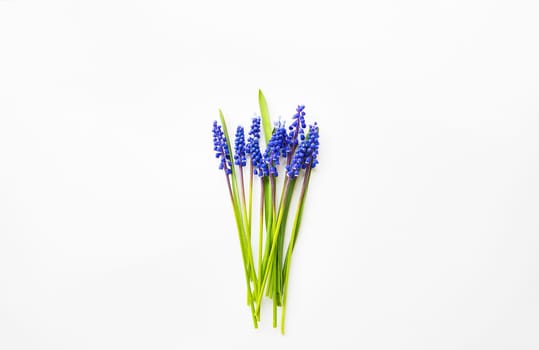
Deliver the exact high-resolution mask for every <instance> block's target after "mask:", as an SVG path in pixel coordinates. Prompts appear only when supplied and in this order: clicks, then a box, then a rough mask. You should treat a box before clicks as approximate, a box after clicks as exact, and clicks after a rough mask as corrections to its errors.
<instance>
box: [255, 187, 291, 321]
mask: <svg viewBox="0 0 539 350" xmlns="http://www.w3.org/2000/svg"><path fill="white" fill-rule="evenodd" d="M286 186H288V183H286ZM283 200H284V198H281V201H283ZM282 218H283V205H280V210H279V215H278V218H277V224H276V226H275V227H276V228H279V226H280V225H281V221H282ZM272 229H274V228H272ZM278 237H279V235H278V230H275V232H273V234H272V244H271V250H270V254H269V257H268V261H267V266H266V267H265V273H264V277H263V279H262V287H261V289H260V291H263V290H264V288H265V286H266V283H267V281H268V277H269V273H270V271H271V268H272V267H273V261H274V258H275V251H276V247H277V242H278V239H277V238H278ZM262 296H263V293H258V298H257V312H259V310H260V304H261V303H262Z"/></svg>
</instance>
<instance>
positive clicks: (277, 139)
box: [264, 123, 288, 176]
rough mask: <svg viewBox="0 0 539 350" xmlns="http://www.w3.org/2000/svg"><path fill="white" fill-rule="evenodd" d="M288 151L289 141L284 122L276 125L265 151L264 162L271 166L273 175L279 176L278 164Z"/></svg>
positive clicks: (270, 172)
mask: <svg viewBox="0 0 539 350" xmlns="http://www.w3.org/2000/svg"><path fill="white" fill-rule="evenodd" d="M287 152H288V141H287V135H286V128H285V127H284V125H283V124H281V123H278V124H277V125H276V126H275V131H274V132H273V135H271V139H270V140H269V142H268V147H267V148H266V151H265V152H264V162H265V163H266V164H267V166H268V168H269V174H270V175H272V176H278V175H279V173H278V171H277V166H278V165H279V164H280V161H279V158H280V157H286V155H287Z"/></svg>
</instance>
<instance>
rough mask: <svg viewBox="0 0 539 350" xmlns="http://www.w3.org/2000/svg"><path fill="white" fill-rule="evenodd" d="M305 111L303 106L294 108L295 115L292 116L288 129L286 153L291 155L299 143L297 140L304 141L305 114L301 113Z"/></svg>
mask: <svg viewBox="0 0 539 350" xmlns="http://www.w3.org/2000/svg"><path fill="white" fill-rule="evenodd" d="M304 109H305V106H304V105H299V106H298V107H297V108H296V114H294V115H293V116H292V119H293V121H292V124H290V126H289V127H288V152H289V153H291V152H293V151H294V147H296V146H297V145H298V143H299V141H298V139H299V140H301V141H303V140H305V131H304V129H305V128H306V127H307V124H306V123H305V112H304V111H303V110H304Z"/></svg>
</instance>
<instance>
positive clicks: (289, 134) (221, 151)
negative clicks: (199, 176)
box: [213, 105, 319, 178]
mask: <svg viewBox="0 0 539 350" xmlns="http://www.w3.org/2000/svg"><path fill="white" fill-rule="evenodd" d="M304 109H305V106H303V105H300V106H298V107H297V109H296V113H295V114H294V116H293V117H292V124H291V125H290V126H289V127H288V128H286V127H285V124H284V123H281V122H279V123H277V124H276V125H275V128H274V130H273V134H272V136H271V138H270V140H269V142H268V145H267V148H266V150H265V151H264V153H262V152H261V150H260V131H261V128H260V117H256V118H253V120H252V124H251V129H250V131H249V136H248V138H247V142H245V132H244V128H243V127H242V126H238V128H237V130H236V138H235V142H234V164H235V165H237V166H239V167H244V166H246V164H247V155H249V156H250V159H251V164H252V166H253V169H254V171H253V172H254V174H255V175H258V176H260V177H264V176H278V173H279V172H278V167H279V165H280V164H281V161H282V160H281V158H285V160H286V161H285V169H286V174H287V175H288V177H290V178H295V177H297V176H298V175H299V172H300V170H301V169H306V168H307V167H311V168H315V167H316V165H317V164H318V159H317V157H318V147H319V142H318V137H319V135H318V126H317V124H316V123H314V125H309V130H308V133H307V134H305V129H306V128H307V124H306V122H305V112H304ZM213 144H214V150H215V151H216V157H217V158H219V159H220V164H219V169H223V170H224V171H225V173H226V174H227V175H228V174H230V173H231V172H232V170H231V167H232V162H231V158H230V151H229V149H228V146H227V142H226V138H225V136H224V134H223V131H222V130H221V126H219V125H218V124H217V122H214V123H213Z"/></svg>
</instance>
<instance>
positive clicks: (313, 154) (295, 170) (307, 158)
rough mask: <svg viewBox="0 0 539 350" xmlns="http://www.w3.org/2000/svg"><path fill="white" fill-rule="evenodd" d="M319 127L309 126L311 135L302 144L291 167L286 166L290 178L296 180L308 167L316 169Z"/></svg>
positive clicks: (293, 158) (315, 125)
mask: <svg viewBox="0 0 539 350" xmlns="http://www.w3.org/2000/svg"><path fill="white" fill-rule="evenodd" d="M318 138H319V134H318V125H317V124H316V123H314V125H309V135H308V136H307V138H306V139H305V140H303V141H302V142H301V144H300V145H299V147H298V149H297V150H296V153H295V154H294V157H292V161H291V162H290V165H287V166H286V173H287V175H288V177H290V178H292V179H293V178H295V177H297V176H298V175H299V171H300V170H301V169H306V168H307V167H308V166H310V167H311V168H315V167H316V165H317V164H318V159H317V158H318V147H319V141H318Z"/></svg>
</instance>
